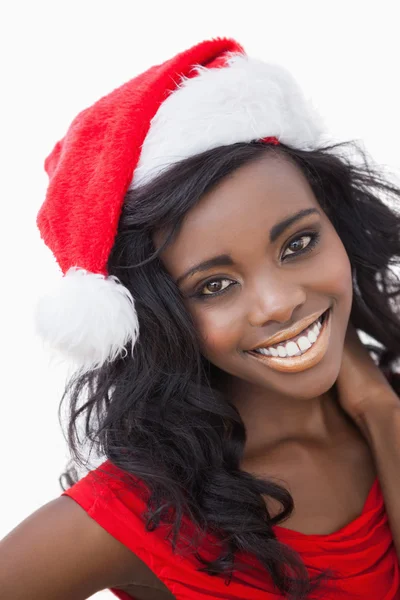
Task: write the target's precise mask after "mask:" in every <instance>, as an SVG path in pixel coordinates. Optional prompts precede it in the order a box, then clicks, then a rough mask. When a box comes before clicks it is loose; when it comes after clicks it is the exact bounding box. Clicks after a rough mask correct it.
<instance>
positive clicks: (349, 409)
mask: <svg viewBox="0 0 400 600" xmlns="http://www.w3.org/2000/svg"><path fill="white" fill-rule="evenodd" d="M336 385H337V390H338V393H339V396H338V400H339V403H340V404H341V406H342V407H343V409H344V410H345V411H346V413H347V414H348V415H349V416H350V417H351V418H352V419H353V421H354V422H355V424H356V425H357V426H358V427H359V429H360V431H361V432H362V433H363V435H364V437H365V439H366V440H367V442H368V444H369V447H370V449H371V452H372V455H373V457H374V462H375V465H376V469H377V472H378V478H379V483H380V486H381V489H382V494H383V498H384V501H385V507H386V512H387V515H388V520H389V525H390V529H391V532H392V536H393V542H394V545H395V548H396V551H397V555H398V557H399V561H400V399H399V397H398V396H397V394H396V393H395V392H394V390H393V388H392V387H391V386H390V385H389V383H388V381H387V379H386V377H385V376H384V375H383V373H382V372H381V370H380V369H379V368H378V367H377V366H376V364H375V362H374V361H373V360H372V358H371V356H370V355H369V352H368V351H367V349H366V348H365V347H364V345H363V344H362V343H361V341H360V339H359V337H358V335H357V332H356V330H355V329H354V328H353V326H352V325H351V324H349V327H348V329H347V333H346V340H345V344H344V349H343V357H342V364H341V368H340V372H339V376H338V379H337V381H336Z"/></svg>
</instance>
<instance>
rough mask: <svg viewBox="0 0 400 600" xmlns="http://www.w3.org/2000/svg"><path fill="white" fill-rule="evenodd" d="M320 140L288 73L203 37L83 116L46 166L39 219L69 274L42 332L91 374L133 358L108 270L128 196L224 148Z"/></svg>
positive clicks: (122, 301) (40, 311)
mask: <svg viewBox="0 0 400 600" xmlns="http://www.w3.org/2000/svg"><path fill="white" fill-rule="evenodd" d="M321 134H322V126H321V121H320V118H319V116H318V114H316V112H315V110H314V109H313V107H312V106H311V104H310V103H308V102H307V101H306V99H305V98H304V96H303V93H302V91H301V90H300V88H299V87H298V85H297V83H296V82H295V81H294V79H293V77H292V76H291V75H290V73H288V72H287V71H286V70H285V69H284V68H282V67H281V66H277V65H273V64H268V63H265V62H262V61H260V60H257V59H252V58H249V57H248V56H247V55H246V54H245V52H244V50H243V48H242V47H241V46H240V45H239V44H238V43H237V42H236V41H234V40H232V39H214V40H210V41H205V42H202V43H200V44H198V45H196V46H194V47H193V48H191V49H189V50H186V51H184V52H182V53H180V54H178V55H177V56H175V57H173V58H171V59H170V60H168V61H166V62H165V63H163V64H161V65H157V66H154V67H152V68H150V69H148V70H147V71H146V72H144V73H142V74H141V75H138V76H137V77H135V78H134V79H131V80H130V81H128V82H127V83H125V84H124V85H122V86H121V87H119V88H117V89H115V90H114V91H112V92H111V93H110V94H108V95H107V96H104V97H103V98H101V99H100V100H98V101H97V102H96V103H95V104H93V105H92V106H91V107H89V108H87V109H85V110H83V111H82V112H81V113H80V114H78V116H77V117H76V118H75V119H74V120H73V122H72V124H71V125H70V127H69V129H68V131H67V133H66V135H65V137H64V138H63V139H62V140H61V141H59V142H57V144H56V145H55V147H54V149H53V151H52V152H51V154H50V155H49V156H48V157H47V159H46V161H45V169H46V172H47V173H48V176H49V186H48V189H47V194H46V198H45V201H44V203H43V205H42V207H41V209H40V211H39V214H38V218H37V224H38V227H39V230H40V233H41V236H42V238H43V240H44V242H45V243H46V244H47V245H48V247H49V248H50V249H51V250H52V252H53V253H54V256H55V258H56V260H57V262H58V264H59V265H60V267H61V270H62V272H63V277H62V278H60V282H59V285H58V287H57V289H55V290H53V291H52V292H50V293H49V294H47V295H46V296H45V297H43V298H42V299H41V300H40V302H39V303H38V307H37V312H36V323H37V327H38V331H39V333H40V334H41V335H42V337H43V338H44V339H45V340H47V341H48V342H49V343H50V344H51V345H52V346H53V347H56V348H58V349H59V350H61V351H63V352H64V353H67V354H68V355H69V356H71V357H72V358H74V359H75V360H76V361H78V363H79V364H80V366H81V368H82V369H84V370H88V369H92V368H97V367H100V366H101V365H102V364H104V363H105V362H106V361H112V360H114V359H115V358H116V357H118V356H119V355H121V354H123V355H126V347H127V345H128V344H129V343H130V344H131V347H132V348H133V345H134V343H135V341H136V340H137V338H138V335H139V323H138V318H137V314H136V312H135V303H134V298H133V297H132V295H131V293H130V291H129V290H128V289H126V288H125V287H124V286H123V285H122V284H121V283H120V282H119V281H118V280H117V279H116V278H115V277H112V276H108V273H107V260H108V257H109V255H110V252H111V249H112V246H113V243H114V239H115V235H116V232H117V228H118V221H119V217H120V214H121V209H122V204H123V200H124V196H125V194H126V192H127V191H128V190H129V189H130V188H132V187H135V186H140V185H142V184H144V183H146V182H149V181H151V180H152V179H153V178H155V177H157V175H159V174H160V173H161V172H163V171H165V170H167V169H168V168H169V167H171V166H172V165H173V164H174V163H176V162H177V161H180V160H182V159H184V158H187V157H190V156H194V155H195V154H197V153H199V152H203V151H206V150H210V149H212V148H216V147H218V146H223V145H227V144H233V143H236V142H250V141H253V140H259V139H265V138H267V140H268V139H270V140H271V141H275V142H277V141H279V142H282V143H284V144H287V145H289V146H292V147H295V148H299V149H314V148H316V147H317V146H318V144H319V143H320V140H321ZM143 335H145V333H143Z"/></svg>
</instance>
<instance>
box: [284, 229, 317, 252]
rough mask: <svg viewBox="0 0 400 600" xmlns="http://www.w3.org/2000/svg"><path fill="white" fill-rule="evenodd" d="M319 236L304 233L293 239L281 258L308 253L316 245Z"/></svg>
mask: <svg viewBox="0 0 400 600" xmlns="http://www.w3.org/2000/svg"><path fill="white" fill-rule="evenodd" d="M318 240H319V235H318V234H317V233H311V232H310V233H305V234H303V235H300V236H299V237H297V238H294V239H293V240H292V241H291V242H289V244H288V245H287V247H286V250H285V253H284V254H283V255H282V258H285V254H286V253H287V252H288V251H289V253H287V254H286V256H293V255H294V254H302V253H303V252H308V251H310V250H312V248H313V247H314V246H315V245H316V244H317V243H318Z"/></svg>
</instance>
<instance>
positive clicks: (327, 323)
mask: <svg viewBox="0 0 400 600" xmlns="http://www.w3.org/2000/svg"><path fill="white" fill-rule="evenodd" d="M195 65H199V66H198V67H197V68H196V69H194V66H195ZM349 148H350V149H351V146H350V145H346V144H343V145H332V144H330V145H329V144H328V143H327V141H326V139H325V140H324V135H323V131H322V129H321V125H320V121H319V119H318V117H317V115H316V114H315V112H314V111H313V110H312V108H311V107H310V106H309V105H308V104H307V102H306V101H305V99H304V97H303V96H302V94H301V92H300V90H299V89H298V88H297V85H296V84H295V82H294V81H293V80H292V78H291V76H290V75H289V74H287V73H286V72H285V71H284V70H283V69H281V68H280V67H276V66H271V65H265V64H264V63H261V62H260V61H253V60H251V59H248V58H247V57H245V55H244V51H243V49H242V48H241V47H240V46H239V45H238V44H237V43H236V42H234V41H233V40H224V39H221V40H213V41H210V42H204V43H202V44H200V45H198V46H195V47H194V48H192V49H190V50H188V51H186V52H184V53H182V54H180V55H178V56H177V57H174V58H173V59H171V60H170V61H167V62H166V63H164V64H163V65H160V66H158V67H154V68H153V69H151V70H149V71H148V72H146V73H144V74H143V75H140V76H138V77H137V78H135V79H134V80H132V81H130V82H128V83H127V84H125V85H124V86H122V87H121V88H118V90H114V92H112V93H111V94H109V95H108V96H106V97H104V98H102V99H101V100H100V101H98V102H97V103H96V104H95V105H94V106H93V107H91V108H89V109H87V110H86V111H83V112H82V113H80V115H78V117H77V118H76V119H75V121H74V122H73V123H72V125H71V127H70V129H69V130H68V132H67V135H66V137H65V138H64V139H63V140H62V141H61V142H59V143H58V144H57V145H56V146H55V148H54V150H53V152H52V153H51V155H50V156H49V157H48V159H47V161H46V169H47V172H48V174H49V176H50V184H49V189H48V193H47V197H46V201H45V203H44V205H43V207H42V209H41V211H40V213H39V217H38V225H39V228H40V231H41V234H42V236H43V238H44V240H45V242H46V243H47V244H48V245H49V247H50V248H51V249H52V251H53V252H54V254H55V256H56V258H57V260H58V262H59V264H60V266H61V268H62V270H63V272H64V274H65V276H64V278H63V280H62V282H61V285H60V289H59V290H58V292H57V293H54V294H52V295H51V296H49V297H48V298H46V299H44V300H43V303H42V305H41V307H40V309H39V312H38V321H39V324H40V327H41V329H42V332H43V334H44V335H46V336H47V338H48V339H50V340H51V342H52V343H53V345H55V346H58V347H59V348H60V349H61V350H63V351H65V352H68V353H69V354H70V355H73V356H74V358H75V359H76V360H77V361H79V365H80V368H79V369H78V371H77V373H76V375H75V376H74V378H73V379H72V380H71V381H70V384H69V386H68V388H67V390H66V394H65V396H66V397H67V396H68V397H69V398H70V421H69V427H68V440H69V444H70V448H71V450H72V453H73V457H74V461H75V463H76V464H80V465H83V464H85V461H86V459H87V457H85V452H86V450H84V449H83V445H82V444H83V441H84V440H81V439H80V438H79V433H78V424H79V417H80V416H83V417H84V426H85V441H86V442H87V441H90V442H91V444H94V445H95V447H96V451H97V453H98V456H100V457H103V458H104V459H105V460H104V461H103V462H102V464H101V465H100V466H98V467H97V468H94V469H92V470H91V471H90V472H89V473H88V474H87V475H86V476H85V477H83V478H81V479H80V480H79V481H78V477H77V474H76V471H75V469H74V466H73V465H70V468H69V469H68V471H67V473H65V474H64V480H66V483H67V485H66V486H64V487H63V489H64V492H63V494H62V496H61V497H60V498H58V499H56V500H54V501H53V502H51V503H49V504H48V505H46V506H45V507H42V509H40V511H38V513H35V514H34V515H32V516H31V517H30V518H29V519H28V520H27V521H26V522H24V523H22V524H21V525H20V526H19V527H18V528H17V529H16V530H15V531H14V532H11V534H10V535H9V536H8V538H6V540H4V541H3V543H2V546H0V557H1V559H2V560H1V561H0V562H1V563H2V564H3V565H5V566H4V567H3V568H4V569H7V571H5V572H4V574H2V575H1V576H0V584H1V589H3V590H6V596H5V597H7V598H13V599H14V598H22V597H25V596H26V595H27V594H28V593H29V597H30V598H41V599H43V598H46V600H47V599H50V598H57V599H61V598H65V599H67V598H74V600H76V599H78V598H87V597H89V596H90V594H93V593H94V592H95V591H97V590H100V589H105V588H109V589H111V590H112V591H113V593H114V594H115V595H116V596H117V597H119V598H121V599H123V600H126V599H128V598H135V599H136V600H145V599H149V598H151V599H152V600H158V599H162V598H178V599H181V600H183V599H185V600H189V599H193V600H194V599H196V600H200V599H202V598H226V599H228V598H230V599H239V598H241V599H242V598H246V599H253V600H258V599H260V600H261V599H277V598H282V597H287V598H292V599H300V598H329V599H330V598H343V599H344V598H356V597H362V598H364V599H365V598H371V599H372V598H374V599H376V598H382V599H385V600H389V599H390V600H392V599H395V598H400V578H399V556H400V512H399V509H398V505H397V498H398V495H399V493H400V479H399V477H398V469H399V466H400V448H399V445H398V439H399V435H400V416H399V415H400V410H399V409H400V402H399V399H398V396H397V393H396V391H397V388H398V380H397V378H396V374H395V369H394V367H395V364H394V362H395V360H396V358H397V356H398V353H399V350H400V324H399V319H398V316H397V313H396V300H397V295H398V293H399V289H398V286H397V280H396V277H395V275H394V273H393V271H391V270H390V269H389V267H390V266H391V265H392V264H393V263H394V262H395V261H396V260H397V256H398V255H399V250H400V242H399V217H398V215H397V212H396V211H395V210H394V208H390V207H389V206H388V203H387V201H397V200H398V198H399V196H400V191H399V189H398V188H396V187H395V186H393V185H391V184H390V183H388V182H385V180H384V179H383V177H382V176H381V175H380V174H379V173H378V172H375V171H374V170H372V169H371V167H369V165H368V164H367V163H366V162H359V161H358V159H357V157H354V156H353V157H349V156H347V154H346V151H347V150H348V149H349ZM383 200H384V201H385V202H384V201H383ZM357 329H360V330H362V331H364V332H365V333H367V334H368V335H369V336H371V337H372V338H374V339H375V340H376V342H378V344H377V345H375V346H373V347H369V349H370V350H371V352H372V356H371V355H370V354H369V352H368V349H367V348H366V347H365V346H363V344H362V343H361V341H360V339H359V338H358V335H357V333H356V330H357ZM283 523H284V526H283ZM55 538H57V539H56V540H55ZM33 545H34V547H35V553H32V551H31V550H32V547H33ZM3 559H4V560H3ZM44 573H46V576H45V577H44Z"/></svg>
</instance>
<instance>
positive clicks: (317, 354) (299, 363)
mask: <svg viewBox="0 0 400 600" xmlns="http://www.w3.org/2000/svg"><path fill="white" fill-rule="evenodd" d="M330 332H331V310H330V309H329V310H327V311H325V312H324V313H323V314H322V315H321V316H320V317H319V318H318V319H317V320H316V321H314V323H312V324H311V325H310V326H309V327H307V329H305V330H304V331H302V332H301V333H300V334H299V335H297V336H295V337H294V338H291V339H289V340H286V341H285V342H282V343H280V344H276V345H275V346H269V347H268V348H257V350H250V351H248V352H247V353H248V354H249V355H250V356H252V357H254V358H256V360H258V361H261V362H264V363H266V364H267V365H268V366H269V367H270V368H271V369H275V370H276V371H282V372H286V373H297V372H299V371H304V370H306V369H309V368H311V367H313V366H314V365H316V364H317V363H319V362H320V361H321V360H322V358H323V357H324V355H325V353H326V351H327V348H328V342H329V337H330Z"/></svg>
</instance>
